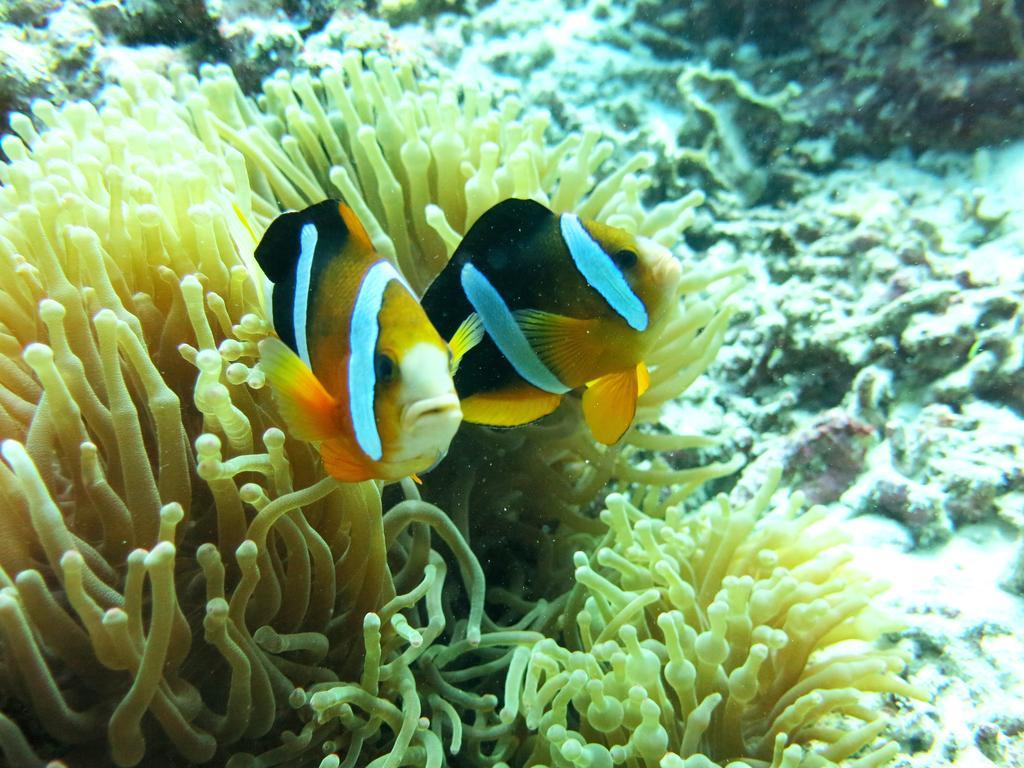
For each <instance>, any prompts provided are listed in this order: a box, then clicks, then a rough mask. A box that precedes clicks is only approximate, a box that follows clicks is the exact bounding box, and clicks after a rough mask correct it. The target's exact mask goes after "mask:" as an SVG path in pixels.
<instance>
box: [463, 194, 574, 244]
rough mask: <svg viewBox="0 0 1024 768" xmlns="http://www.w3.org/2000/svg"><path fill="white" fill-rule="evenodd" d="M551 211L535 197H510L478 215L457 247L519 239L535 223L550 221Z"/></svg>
mask: <svg viewBox="0 0 1024 768" xmlns="http://www.w3.org/2000/svg"><path fill="white" fill-rule="evenodd" d="M554 216H555V214H554V213H553V212H552V211H551V210H550V209H548V208H546V207H545V206H543V205H541V204H540V203H538V202H537V201H536V200H528V199H521V198H518V197H510V198H508V199H507V200H502V201H501V202H500V203H497V204H496V205H493V206H491V207H490V208H488V209H487V210H486V211H484V213H482V214H481V215H480V218H478V219H477V220H476V221H475V222H474V223H473V226H472V227H470V228H469V231H468V232H467V233H466V236H465V237H464V238H463V241H462V243H461V244H460V245H459V248H458V249H457V250H461V249H463V246H465V248H468V249H469V250H471V251H475V252H485V251H486V250H487V249H488V246H490V245H492V244H494V243H506V242H509V241H520V240H522V239H523V237H524V236H527V235H528V234H529V233H530V232H531V231H532V230H533V229H534V228H535V227H539V226H541V225H543V224H545V223H546V222H551V221H552V220H553V219H554Z"/></svg>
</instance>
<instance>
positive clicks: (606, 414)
mask: <svg viewBox="0 0 1024 768" xmlns="http://www.w3.org/2000/svg"><path fill="white" fill-rule="evenodd" d="M644 370H645V372H646V368H645V369H644ZM640 378H641V376H640V369H639V366H638V367H637V368H630V369H627V370H625V371H617V372H616V373H609V374H608V375H607V376H602V377H601V378H599V379H597V380H595V381H592V382H590V384H588V385H587V389H586V391H585V392H584V393H583V418H584V419H585V420H586V422H587V426H589V427H590V432H591V434H593V435H594V439H595V440H597V441H598V442H600V443H604V444H605V445H611V444H612V443H616V442H618V441H619V438H621V437H622V435H623V434H624V433H625V431H626V430H627V429H629V425H630V424H631V423H632V422H633V417H634V416H635V415H636V399H637V397H638V396H639V389H640V384H641V383H643V382H642V381H640Z"/></svg>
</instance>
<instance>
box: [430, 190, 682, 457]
mask: <svg viewBox="0 0 1024 768" xmlns="http://www.w3.org/2000/svg"><path fill="white" fill-rule="evenodd" d="M679 277H680V265H679V262H678V261H677V260H676V259H675V258H674V257H673V256H672V254H671V253H670V252H669V251H668V249H667V248H664V247H663V246H661V245H659V244H657V243H655V242H653V241H651V240H648V239H646V238H643V237H634V236H633V235H631V234H629V233H628V232H625V231H624V230H621V229H617V228H615V227H610V226H606V225H604V224H599V223H597V222H594V221H584V220H581V219H580V218H579V217H578V216H576V215H575V214H572V213H563V214H561V215H556V214H555V213H554V212H552V211H550V210H549V209H547V208H546V207H544V206H543V205H541V204H539V203H536V202H534V201H532V200H517V199H511V200H505V201H503V202H501V203H498V204H497V205H495V206H494V207H493V208H490V209H489V210H487V211H486V212H485V213H484V214H483V215H482V216H481V217H480V219H479V220H478V221H477V222H476V223H475V224H473V226H472V227H471V228H470V230H469V232H468V233H467V234H466V236H465V238H464V239H463V241H462V243H460V245H459V247H458V248H457V249H456V251H455V253H454V254H453V256H452V258H451V261H450V262H449V263H448V265H447V266H446V267H445V268H444V270H442V272H441V274H440V275H439V276H438V277H437V279H436V280H435V281H434V283H433V284H432V285H431V286H430V288H429V289H428V290H427V293H426V295H425V296H424V297H423V300H422V304H423V308H424V309H425V310H426V313H427V316H428V317H429V318H430V319H431V321H432V322H433V323H434V325H435V326H436V327H437V329H438V331H440V333H441V334H442V335H444V336H445V337H446V338H447V337H448V335H449V334H451V333H454V332H455V331H456V329H457V328H458V329H460V331H463V332H465V329H467V328H469V327H471V326H473V325H474V324H477V325H480V326H482V328H483V331H484V334H483V338H482V340H481V341H480V342H479V343H477V344H476V345H475V346H474V347H472V348H471V349H469V350H468V351H466V352H465V354H464V356H463V357H462V360H461V362H460V363H459V366H458V370H457V372H456V374H455V388H456V391H457V392H458V393H459V398H460V400H461V401H462V413H463V417H464V418H465V420H466V421H467V422H471V423H475V424H486V425H490V426H496V427H512V426H518V425H521V424H526V423H528V422H531V421H534V420H536V419H539V418H541V417H542V416H545V415H547V414H549V413H551V412H552V411H553V410H555V408H556V407H557V406H558V404H559V402H561V399H562V397H563V395H565V394H566V393H567V392H570V391H572V390H574V389H577V388H579V387H586V390H585V391H584V393H583V415H584V418H585V419H586V422H587V424H588V426H589V427H590V429H591V432H592V433H593V435H594V437H595V438H596V439H597V440H599V441H600V442H602V443H605V444H611V443H614V442H616V441H617V440H618V439H619V438H620V437H622V435H623V433H624V432H625V431H626V430H627V429H628V428H629V425H630V424H631V423H632V421H633V417H634V415H635V414H636V401H637V398H638V397H639V396H640V395H641V394H643V392H644V390H645V389H646V388H647V385H648V374H647V368H646V367H645V365H644V362H643V361H644V357H645V355H647V353H648V352H649V350H650V348H651V346H652V344H653V343H654V341H655V340H656V339H657V336H658V334H659V333H660V332H661V329H662V328H663V326H664V323H665V320H666V319H667V317H668V316H669V311H668V310H669V309H670V308H671V306H672V303H673V302H674V301H675V297H676V287H677V285H678V283H679ZM462 336H465V333H463V334H462ZM454 341H455V340H454V339H453V344H454Z"/></svg>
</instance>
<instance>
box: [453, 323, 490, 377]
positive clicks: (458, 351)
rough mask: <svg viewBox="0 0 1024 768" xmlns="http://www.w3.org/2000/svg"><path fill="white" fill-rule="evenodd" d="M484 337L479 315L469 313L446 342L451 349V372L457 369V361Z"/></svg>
mask: <svg viewBox="0 0 1024 768" xmlns="http://www.w3.org/2000/svg"><path fill="white" fill-rule="evenodd" d="M483 337H484V324H483V321H482V320H480V315H478V314H477V313H476V312H474V313H473V314H471V315H470V316H469V317H467V318H466V319H465V320H463V321H462V324H461V325H460V326H459V327H458V328H457V329H456V331H455V335H454V336H452V340H451V341H449V342H448V348H449V349H451V351H452V362H451V373H452V375H453V376H454V375H455V371H457V370H458V369H459V363H460V362H462V358H463V357H464V356H465V355H466V353H467V352H469V350H471V349H472V348H473V347H475V346H476V345H477V344H479V343H480V340H481V339H483Z"/></svg>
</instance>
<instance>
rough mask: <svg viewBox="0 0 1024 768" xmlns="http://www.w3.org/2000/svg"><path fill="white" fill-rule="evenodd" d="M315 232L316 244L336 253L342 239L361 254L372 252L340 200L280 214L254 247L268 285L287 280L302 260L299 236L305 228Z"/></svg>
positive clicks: (355, 219)
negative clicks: (356, 248)
mask: <svg viewBox="0 0 1024 768" xmlns="http://www.w3.org/2000/svg"><path fill="white" fill-rule="evenodd" d="M308 224H312V225H313V226H314V227H315V230H316V235H317V238H316V242H317V243H318V244H321V247H332V250H334V251H336V250H338V249H340V247H341V245H342V244H343V243H344V242H345V240H346V239H349V240H352V241H354V243H355V244H356V245H357V246H358V247H359V248H360V250H361V252H366V251H369V250H372V246H371V245H370V238H369V236H368V235H367V234H366V229H365V228H364V227H363V225H362V223H361V222H360V221H359V218H358V217H357V216H356V215H355V213H354V212H353V211H352V209H351V208H349V207H348V206H347V205H345V203H343V202H341V201H340V200H324V201H322V202H319V203H316V204H314V205H311V206H309V207H308V208H304V209H302V210H301V211H291V212H289V213H283V214H281V215H280V216H278V217H277V218H276V219H274V220H273V221H272V222H270V226H269V227H267V231H266V232H264V233H263V237H262V238H261V239H260V242H259V245H257V246H256V251H255V254H254V255H255V257H256V262H257V263H258V264H259V265H260V269H262V270H263V274H265V275H266V276H267V278H268V279H269V280H270V281H271V282H272V283H280V282H282V281H284V280H286V279H287V278H288V277H290V276H291V275H292V274H293V273H294V271H295V269H296V265H297V264H298V263H299V260H300V258H301V256H302V233H303V229H304V228H305V227H306V225H308Z"/></svg>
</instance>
